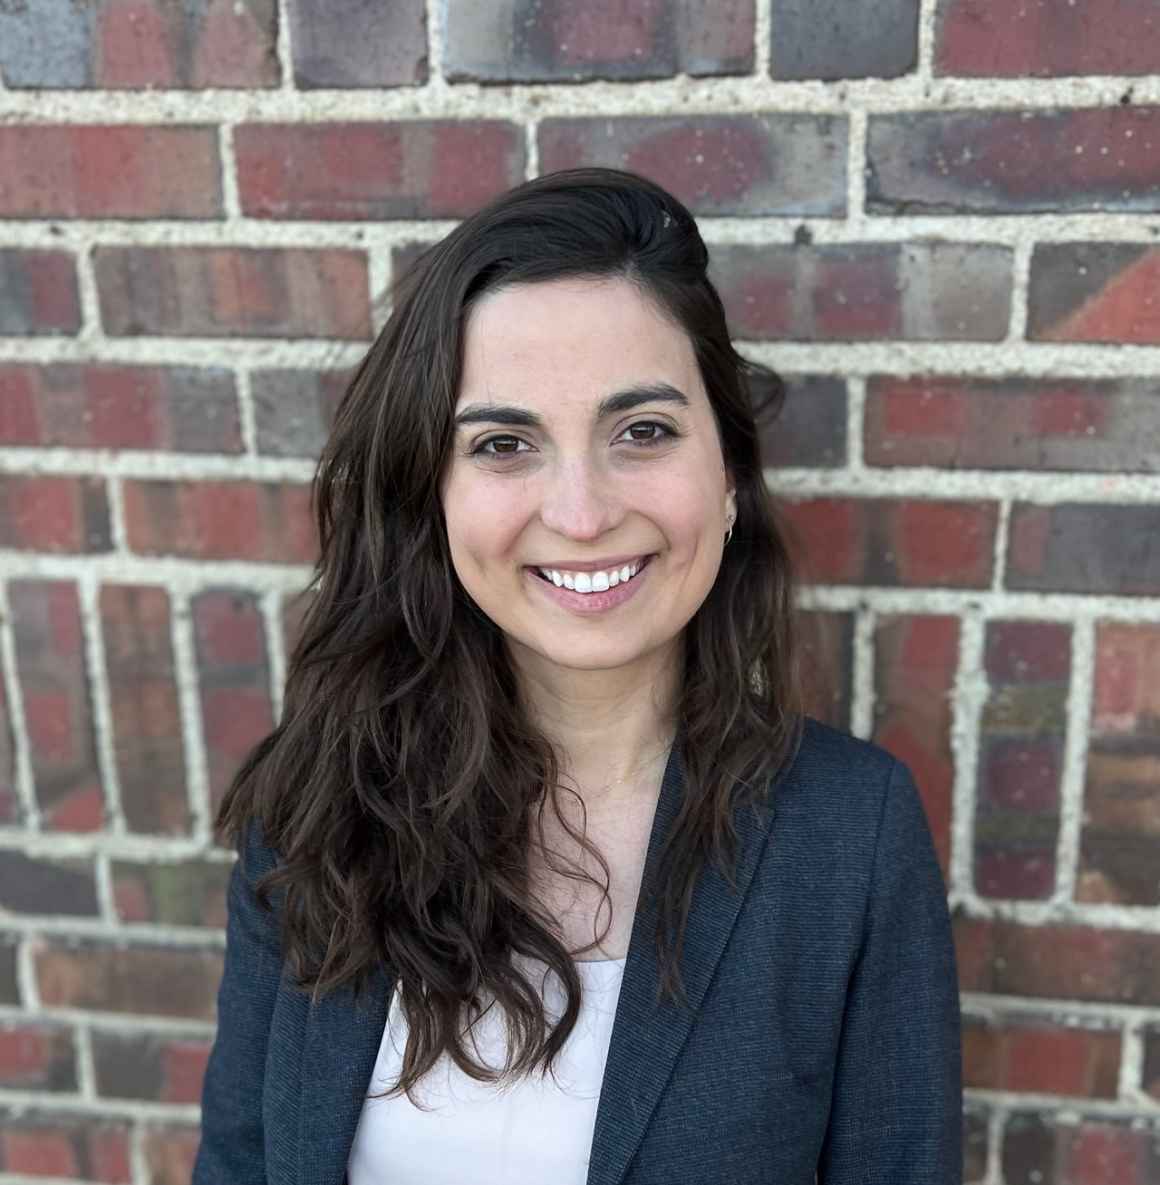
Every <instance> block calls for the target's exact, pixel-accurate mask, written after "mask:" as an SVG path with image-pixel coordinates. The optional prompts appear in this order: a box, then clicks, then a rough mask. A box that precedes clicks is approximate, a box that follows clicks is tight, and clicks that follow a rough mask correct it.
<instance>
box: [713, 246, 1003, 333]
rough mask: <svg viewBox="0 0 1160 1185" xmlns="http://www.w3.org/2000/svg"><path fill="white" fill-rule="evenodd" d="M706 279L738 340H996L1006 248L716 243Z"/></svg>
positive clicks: (1000, 325) (999, 323)
mask: <svg viewBox="0 0 1160 1185" xmlns="http://www.w3.org/2000/svg"><path fill="white" fill-rule="evenodd" d="M709 271H710V278H711V279H712V280H713V282H714V283H715V284H716V285H717V287H718V289H719V291H720V293H721V298H722V300H723V301H724V303H725V309H726V313H727V315H728V318H729V325H730V329H731V330H732V332H733V334H734V335H735V336H737V337H742V338H750V339H763V338H769V339H784V340H791V341H864V340H875V339H885V340H899V341H933V340H942V339H945V340H956V341H999V340H1001V339H1002V338H1003V337H1005V336H1006V333H1007V323H1008V318H1009V311H1010V302H1011V251H1010V249H1009V248H1006V247H998V246H994V245H990V244H961V243H935V242H924V241H918V242H913V243H906V244H898V243H853V244H823V245H818V246H814V245H810V244H795V245H792V246H791V245H788V244H781V243H777V244H769V245H765V246H757V247H754V246H752V245H749V244H745V245H741V244H723V245H720V246H716V247H714V248H713V250H712V261H711V263H710V268H709Z"/></svg>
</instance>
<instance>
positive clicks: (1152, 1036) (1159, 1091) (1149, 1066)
mask: <svg viewBox="0 0 1160 1185" xmlns="http://www.w3.org/2000/svg"><path fill="white" fill-rule="evenodd" d="M1143 1038H1144V1065H1143V1069H1142V1071H1141V1081H1140V1085H1141V1088H1142V1089H1143V1090H1145V1091H1146V1092H1147V1093H1148V1094H1150V1095H1151V1096H1152V1097H1153V1098H1154V1099H1160V1025H1155V1024H1152V1025H1148V1026H1146V1027H1145V1029H1144V1032H1143Z"/></svg>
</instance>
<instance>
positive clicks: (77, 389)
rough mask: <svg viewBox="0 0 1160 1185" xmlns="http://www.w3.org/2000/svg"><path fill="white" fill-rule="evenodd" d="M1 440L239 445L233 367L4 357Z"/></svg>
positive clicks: (203, 448)
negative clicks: (25, 360)
mask: <svg viewBox="0 0 1160 1185" xmlns="http://www.w3.org/2000/svg"><path fill="white" fill-rule="evenodd" d="M0 445H27V446H30V447H38V448H43V447H48V448H51V447H55V446H64V447H67V448H110V449H153V450H158V451H165V452H182V453H238V452H241V451H242V436H241V427H240V423H239V419H238V402H237V393H236V391H235V385H234V379H233V375H232V374H231V373H230V372H229V371H228V370H224V369H221V368H218V367H192V366H118V365H115V364H111V363H80V364H77V363H68V362H57V363H51V364H49V365H47V366H34V365H31V364H22V363H10V364H8V365H6V366H5V365H0Z"/></svg>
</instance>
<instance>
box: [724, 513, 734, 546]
mask: <svg viewBox="0 0 1160 1185" xmlns="http://www.w3.org/2000/svg"><path fill="white" fill-rule="evenodd" d="M732 538H733V520H732V519H730V520H729V530H728V531H726V532H725V546H726V547H728V546H729V540H730V539H732Z"/></svg>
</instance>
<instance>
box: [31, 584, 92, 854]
mask: <svg viewBox="0 0 1160 1185" xmlns="http://www.w3.org/2000/svg"><path fill="white" fill-rule="evenodd" d="M8 602H9V606H10V608H11V613H12V628H13V632H14V635H15V640H16V668H17V677H18V678H19V681H20V694H21V697H22V699H23V701H24V722H25V728H26V730H27V734H28V745H29V750H30V756H31V760H32V776H33V783H34V786H35V790H36V798H37V802H38V805H39V807H40V810H41V812H42V813H43V816H44V818H43V823H44V826H46V827H47V828H48V829H50V830H58V831H97V830H99V829H100V828H101V827H102V826H103V825H104V822H105V817H104V810H105V807H104V791H103V788H102V785H101V776H100V772H99V770H98V767H97V756H96V747H95V738H94V735H93V723H92V710H91V706H90V702H89V690H88V689H89V678H88V672H87V670H86V665H85V651H84V642H83V638H82V634H81V620H80V607H79V602H78V598H77V590H76V585H74V584H73V583H71V582H68V581H58V582H49V581H13V582H12V583H11V584H10V585H9V588H8Z"/></svg>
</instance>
